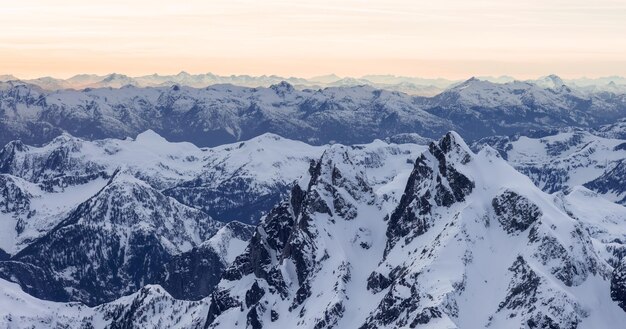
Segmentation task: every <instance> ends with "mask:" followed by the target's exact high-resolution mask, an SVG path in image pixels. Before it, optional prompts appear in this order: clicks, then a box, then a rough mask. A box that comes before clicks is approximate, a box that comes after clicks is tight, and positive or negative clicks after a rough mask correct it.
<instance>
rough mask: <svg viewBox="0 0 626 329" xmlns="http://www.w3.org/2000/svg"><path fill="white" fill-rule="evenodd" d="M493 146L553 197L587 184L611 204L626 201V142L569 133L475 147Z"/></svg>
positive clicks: (494, 140) (508, 139) (504, 139)
mask: <svg viewBox="0 0 626 329" xmlns="http://www.w3.org/2000/svg"><path fill="white" fill-rule="evenodd" d="M484 145H491V146H492V147H494V148H495V149H497V150H498V151H499V152H500V154H501V155H502V156H503V157H504V158H506V159H507V161H508V162H509V163H511V165H513V166H514V167H515V168H516V169H517V170H519V171H520V172H522V173H524V174H526V175H527V176H529V177H530V178H531V179H532V180H533V181H534V182H535V184H536V185H537V186H539V187H540V188H541V189H543V190H544V191H546V192H549V193H553V192H557V191H560V190H562V189H564V188H568V187H573V186H576V185H583V184H585V185H586V186H587V187H589V188H590V189H592V190H594V191H597V192H599V193H601V194H602V195H604V196H605V197H606V198H608V199H609V200H611V201H616V202H620V203H622V204H624V202H625V198H626V184H624V183H623V182H624V179H625V178H626V168H625V166H626V164H625V162H624V160H625V159H626V140H620V139H612V138H603V137H598V136H596V135H593V134H591V133H589V132H585V131H578V130H573V131H568V132H561V133H557V134H554V135H549V136H545V137H541V138H530V137H526V136H519V135H518V136H513V137H490V138H485V139H483V140H480V141H478V142H477V143H475V144H474V148H475V149H480V148H481V147H482V146H484Z"/></svg>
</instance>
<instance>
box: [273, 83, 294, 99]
mask: <svg viewBox="0 0 626 329" xmlns="http://www.w3.org/2000/svg"><path fill="white" fill-rule="evenodd" d="M270 88H271V89H272V90H274V91H275V92H276V94H278V95H280V96H284V95H285V94H286V93H290V92H293V91H294V88H293V86H292V85H291V84H290V83H289V82H287V81H281V82H280V83H277V84H273V85H271V86H270Z"/></svg>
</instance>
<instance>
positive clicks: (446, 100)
mask: <svg viewBox="0 0 626 329" xmlns="http://www.w3.org/2000/svg"><path fill="white" fill-rule="evenodd" d="M108 78H109V79H111V80H116V81H118V80H122V81H124V80H125V79H126V77H125V76H121V75H111V76H109V77H108ZM550 81H552V83H553V84H554V81H557V83H556V84H559V83H560V82H559V81H560V80H559V79H558V77H553V78H552V80H550ZM551 87H554V88H549V87H541V86H539V85H537V84H534V83H531V82H519V81H515V82H509V83H504V84H497V83H492V82H488V81H482V80H478V79H474V78H473V79H470V80H468V81H465V82H463V83H460V84H457V85H455V86H453V87H451V88H449V89H447V90H446V91H444V92H442V93H440V94H438V95H437V96H434V97H417V96H411V95H407V94H404V93H401V92H397V91H386V90H384V89H378V88H386V87H384V86H382V87H379V86H376V87H371V86H368V85H361V84H359V85H356V86H340V87H328V88H324V89H317V88H315V89H298V88H295V87H294V85H292V84H289V83H287V82H284V81H283V82H279V83H276V84H273V85H270V86H269V87H257V88H250V87H237V86H234V85H227V84H219V85H211V86H209V87H205V88H201V89H198V88H193V87H187V86H184V85H179V84H175V85H171V86H167V87H145V88H139V87H134V86H132V84H126V85H125V86H123V87H121V88H119V89H113V88H95V89H94V88H87V89H83V90H57V91H46V90H44V89H42V88H40V87H37V86H35V85H32V84H27V83H22V82H19V81H9V82H4V83H0V144H3V143H6V142H8V141H10V140H15V139H21V140H22V141H24V142H25V143H28V144H43V143H45V142H47V141H49V140H50V139H51V138H53V137H55V136H58V135H59V134H61V133H62V132H63V131H65V132H68V133H70V134H72V135H74V136H78V137H82V138H86V139H101V138H107V137H114V138H126V137H128V136H130V137H134V136H136V135H137V134H139V133H140V132H143V131H145V130H148V129H152V130H154V131H157V132H158V133H159V134H161V135H162V136H164V137H166V138H168V139H170V140H173V141H188V142H193V143H194V144H196V145H200V146H216V145H221V144H224V143H232V142H236V141H241V140H246V139H250V138H252V137H255V136H258V135H261V134H263V133H267V132H270V133H276V134H278V135H281V136H284V137H287V138H290V139H294V140H300V141H304V142H307V143H311V144H316V145H321V144H327V143H332V142H340V143H344V144H354V143H368V142H371V141H372V140H374V139H376V138H380V139H384V138H388V137H393V136H395V135H398V134H406V133H418V134H419V135H421V136H424V137H427V138H438V136H441V135H442V134H443V133H445V132H446V131H448V130H451V129H454V130H458V131H460V132H461V133H463V134H464V135H465V136H467V138H469V139H471V140H474V139H476V138H481V137H485V136H491V135H494V134H505V135H509V134H515V133H519V132H525V131H528V130H530V129H553V128H562V127H569V126H575V127H591V128H594V127H597V126H600V125H602V124H607V123H611V122H614V121H615V120H616V119H621V118H623V117H624V115H625V113H626V95H625V94H616V93H610V92H602V93H590V94H588V93H581V92H579V91H576V90H573V89H571V88H570V87H568V86H567V85H561V86H560V87H556V85H554V86H551Z"/></svg>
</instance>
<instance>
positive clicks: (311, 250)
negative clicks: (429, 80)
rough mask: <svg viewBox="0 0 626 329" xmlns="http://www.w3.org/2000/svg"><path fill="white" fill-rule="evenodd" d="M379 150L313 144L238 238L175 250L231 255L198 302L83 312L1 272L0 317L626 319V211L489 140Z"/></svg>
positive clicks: (138, 298)
mask: <svg viewBox="0 0 626 329" xmlns="http://www.w3.org/2000/svg"><path fill="white" fill-rule="evenodd" d="M378 145H379V148H375V147H373V146H372V145H369V146H368V147H365V146H356V147H348V146H342V145H333V146H331V147H329V148H327V149H325V150H324V151H323V154H322V155H321V157H320V158H319V159H318V160H315V161H313V162H312V164H311V166H310V167H309V171H308V173H306V174H305V175H304V177H302V178H301V179H300V180H298V183H297V184H296V185H294V186H293V187H292V189H291V192H290V193H289V195H288V197H287V198H285V199H284V200H283V201H282V202H280V203H279V204H277V205H276V206H275V207H274V208H273V209H272V210H271V211H270V212H269V213H268V214H267V215H266V216H264V217H263V219H262V221H261V223H260V224H259V226H257V227H256V229H255V230H254V233H253V235H252V238H251V240H250V241H249V243H247V244H246V243H244V242H243V241H244V240H245V238H242V236H245V235H246V234H250V233H251V230H250V228H249V227H246V226H243V225H242V224H240V223H230V224H228V225H226V226H225V227H223V228H222V229H221V230H220V231H218V233H216V234H214V235H213V237H212V238H211V239H210V240H209V241H207V242H205V243H202V244H200V245H196V246H195V247H193V248H191V249H185V250H187V251H186V252H183V253H181V254H180V255H185V253H189V252H194V251H196V250H209V249H210V250H213V251H215V255H218V256H217V258H219V259H220V260H221V261H222V262H223V263H231V261H232V263H231V265H230V266H229V267H228V268H227V269H226V270H225V271H224V273H223V275H222V279H221V282H220V283H219V285H218V288H217V290H216V291H215V292H213V293H212V294H211V295H210V296H209V297H207V298H205V299H203V300H201V301H197V302H185V301H177V300H174V299H172V297H171V296H170V295H168V294H167V293H166V292H165V290H164V289H162V288H160V287H158V286H148V287H146V288H143V289H141V290H139V291H138V292H136V293H134V294H131V295H129V296H126V297H122V298H120V299H117V300H115V301H112V302H110V303H106V304H103V305H101V306H98V307H95V308H88V307H86V306H81V305H80V304H75V303H74V304H61V303H51V302H45V301H41V300H37V299H34V298H32V297H30V296H27V295H25V294H24V293H23V292H22V291H20V290H19V288H17V287H16V286H15V285H12V284H9V283H6V282H5V281H0V284H1V287H2V291H3V292H4V293H3V294H2V295H0V303H4V304H5V305H8V304H10V305H12V307H18V306H17V305H23V308H20V309H17V310H13V308H9V309H8V311H0V321H2V322H1V323H2V324H6V323H8V322H9V321H11V323H12V324H14V326H15V327H18V328H19V327H27V326H29V325H33V326H34V327H49V326H50V325H56V324H57V323H58V324H59V325H63V326H66V327H68V328H81V326H83V325H85V326H88V325H92V326H93V327H94V328H104V327H123V328H145V327H151V328H152V327H154V328H182V327H184V328H204V327H208V328H293V327H307V328H420V327H421V328H484V327H493V328H520V327H522V328H545V327H549V328H611V327H614V325H615V324H616V323H623V322H624V321H626V297H625V296H626V279H624V278H626V261H624V255H625V254H626V253H625V251H626V245H625V241H626V231H625V230H624V229H623V228H624V227H626V208H624V207H622V206H620V205H617V204H615V203H612V202H610V201H608V200H606V199H604V198H602V197H600V196H599V195H598V194H596V193H594V192H592V191H590V190H588V189H586V188H584V187H575V188H573V189H571V190H570V189H568V190H566V191H565V192H559V193H555V194H552V195H550V194H546V193H545V192H542V191H541V190H540V189H538V188H537V187H536V186H535V185H534V184H533V182H532V181H531V180H530V179H529V178H528V177H526V176H524V175H522V174H521V173H519V172H517V171H515V170H514V169H513V168H512V167H511V166H510V165H509V164H508V163H507V162H506V161H505V160H504V159H502V158H501V157H500V155H499V153H498V152H497V151H496V150H494V149H492V148H490V147H486V148H484V149H483V150H482V151H480V152H479V153H477V154H476V153H473V152H472V151H471V150H470V149H469V147H468V146H467V145H466V144H465V142H463V140H462V139H461V138H460V136H459V135H457V134H456V133H449V134H447V135H446V136H445V137H444V138H442V139H441V140H439V141H438V142H435V143H432V144H430V145H429V146H428V149H426V150H424V149H422V150H424V152H423V153H421V154H419V155H415V156H414V158H416V159H417V160H410V161H407V159H406V158H404V159H403V157H405V156H406V155H413V154H412V153H411V152H408V153H403V152H405V151H402V150H401V149H398V148H390V147H389V145H388V144H385V143H382V142H379V143H378ZM383 151H384V152H383ZM400 159H403V160H404V161H400ZM391 172H395V173H393V174H392V173H391ZM128 179H134V178H132V177H129V178H128ZM125 185H127V184H125ZM167 226H168V225H165V227H167ZM246 232H247V233H246ZM240 233H241V234H243V235H240ZM164 235H165V236H168V234H164ZM192 240H193V239H192ZM171 244H172V245H174V246H176V245H181V244H180V243H175V242H172V243H171ZM48 250H53V249H48ZM236 254H239V255H238V256H236V257H235V255H236ZM193 257H195V256H193V255H191V256H190V257H181V258H179V259H178V262H179V263H178V265H176V266H174V267H173V268H174V269H182V270H183V271H186V273H190V277H193V276H194V275H198V274H201V273H203V270H202V268H201V267H194V268H195V269H190V268H189V267H187V266H186V264H188V263H187V261H186V259H192V258H193ZM172 273H173V272H172ZM179 278H180V276H179ZM210 280H211V279H210V278H204V279H203V280H202V281H210ZM186 281H187V280H186V279H183V280H178V281H176V280H174V282H186ZM192 287H194V288H193V289H194V290H195V289H197V288H195V287H196V286H193V285H192ZM7 301H8V302H7ZM54 314H58V316H54ZM16 317H17V318H19V322H18V321H15V320H13V319H14V318H16Z"/></svg>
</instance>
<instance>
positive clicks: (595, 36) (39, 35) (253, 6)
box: [0, 0, 626, 79]
mask: <svg viewBox="0 0 626 329" xmlns="http://www.w3.org/2000/svg"><path fill="white" fill-rule="evenodd" d="M625 17H626V2H624V1H619V0H597V1H583V0H570V1H562V0H543V1H540V0H529V1H509V0H479V1H466V0H439V1H432V0H430V1H424V0H419V1H408V0H388V1H356V0H343V1H327V0H318V1H315V2H313V1H298V0H296V1H233V0H231V1H223V0H219V1H204V0H202V1H200V0H192V1H180V2H179V3H176V2H171V1H147V0H135V1H120V0H113V1H89V2H85V1H77V0H61V1H54V4H53V1H45V0H22V1H19V2H17V1H16V2H10V3H4V4H3V5H2V7H0V74H13V75H16V76H18V77H20V78H33V77H39V76H55V77H60V78H67V77H69V76H72V75H74V74H79V73H96V74H106V73H111V72H118V73H124V74H128V75H131V76H137V75H146V74H152V73H159V74H175V73H178V72H180V71H183V70H184V71H188V72H190V73H205V72H213V73H216V74H222V75H230V74H250V75H262V74H267V75H269V74H276V75H281V76H300V77H310V76H314V75H322V74H328V73H336V74H338V75H342V76H362V75H365V74H395V75H405V76H422V77H446V78H452V79H460V78H466V77H468V76H480V75H493V76H498V75H512V76H515V77H518V78H534V77H537V76H540V75H545V74H550V73H556V74H559V75H561V76H563V77H579V76H589V77H594V76H606V75H626V38H624V35H626V19H624V18H625Z"/></svg>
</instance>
